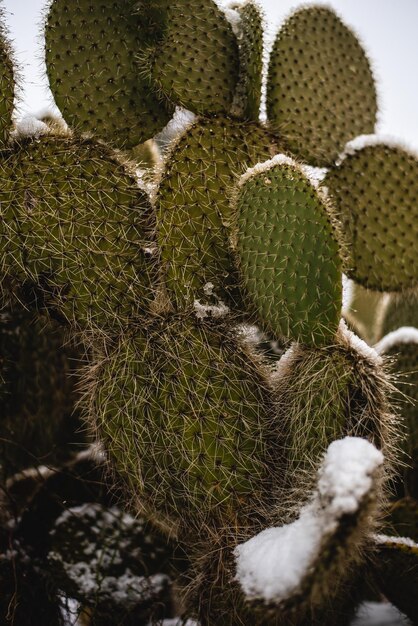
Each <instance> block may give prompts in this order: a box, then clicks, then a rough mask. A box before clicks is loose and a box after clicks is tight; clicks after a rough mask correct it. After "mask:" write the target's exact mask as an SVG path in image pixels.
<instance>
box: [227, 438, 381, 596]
mask: <svg viewBox="0 0 418 626" xmlns="http://www.w3.org/2000/svg"><path fill="white" fill-rule="evenodd" d="M382 463H383V455H382V453H381V452H379V450H377V449H376V448H375V447H374V446H373V445H372V444H371V443H369V442H368V441H366V440H365V439H360V438H357V437H345V438H344V439H341V440H338V441H334V442H333V443H332V444H331V445H330V446H329V447H328V451H327V453H326V455H325V459H324V462H323V464H322V467H321V469H320V471H319V480H318V490H317V492H316V493H315V494H314V495H313V497H312V499H311V501H310V502H309V503H308V504H307V505H305V506H304V507H303V508H302V510H301V511H300V515H299V518H298V519H297V520H296V521H295V522H292V523H290V524H286V525H284V526H281V527H276V528H268V529H266V530H264V531H262V532H261V533H259V534H258V535H256V536H255V537H252V538H251V539H250V540H248V541H246V542H245V543H242V544H240V545H238V546H237V547H236V548H235V552H234V554H235V558H236V565H237V570H236V572H237V573H236V580H237V581H238V582H239V583H240V585H241V587H242V590H243V592H244V593H245V595H246V596H248V597H250V598H260V599H263V600H264V601H266V602H271V601H274V602H277V603H280V602H281V601H283V600H286V599H287V598H289V597H290V596H291V595H292V594H293V593H295V592H296V591H297V590H298V589H299V588H300V585H301V584H302V582H303V579H304V578H305V576H306V575H307V573H308V572H309V571H310V570H311V568H312V567H314V565H315V561H316V559H317V558H318V556H319V554H320V552H321V550H322V547H323V544H324V541H326V540H327V539H328V538H329V537H330V536H331V535H332V534H333V533H334V532H335V531H336V530H337V528H338V522H339V520H340V518H341V517H342V516H343V515H345V514H353V513H355V512H356V511H357V510H358V508H359V506H360V505H361V502H362V499H363V498H364V496H365V495H366V494H367V493H368V492H369V491H370V490H371V489H372V487H373V476H374V474H375V472H376V471H377V469H378V468H379V467H380V466H381V465H382Z"/></svg>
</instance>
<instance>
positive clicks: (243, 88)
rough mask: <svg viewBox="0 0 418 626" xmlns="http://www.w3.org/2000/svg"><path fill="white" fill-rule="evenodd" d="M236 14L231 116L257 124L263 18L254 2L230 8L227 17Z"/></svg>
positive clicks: (260, 87) (261, 75)
mask: <svg viewBox="0 0 418 626" xmlns="http://www.w3.org/2000/svg"><path fill="white" fill-rule="evenodd" d="M234 14H236V22H235V23H236V24H237V26H236V31H237V32H236V35H237V41H238V47H239V62H240V76H239V81H238V84H237V86H236V89H235V96H234V103H233V106H232V113H233V114H234V115H235V116H236V117H240V118H244V119H248V120H254V121H256V122H257V121H258V119H259V115H260V104H261V90H262V78H263V52H264V48H263V30H264V29H263V26H264V24H263V14H262V12H261V9H260V7H259V6H258V5H257V4H255V2H253V0H246V2H244V3H243V4H238V3H237V4H232V5H231V6H230V9H229V15H230V16H231V18H232V20H234V18H235V15H234Z"/></svg>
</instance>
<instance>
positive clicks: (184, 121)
mask: <svg viewBox="0 0 418 626" xmlns="http://www.w3.org/2000/svg"><path fill="white" fill-rule="evenodd" d="M196 120H197V115H196V114H195V113H192V111H188V110H187V109H183V108H182V107H176V110H175V111H174V115H173V117H172V118H171V120H170V121H169V122H168V124H167V125H166V126H165V127H164V128H163V130H162V131H161V132H159V133H158V134H157V135H156V136H155V137H154V139H155V140H156V141H157V143H158V144H159V145H161V146H162V147H163V148H164V147H165V146H167V145H170V144H171V142H172V141H173V140H175V139H176V138H177V137H179V136H180V135H182V134H183V133H184V132H185V131H186V130H187V129H188V128H189V127H190V126H191V125H192V124H193V123H194V122H195V121H196ZM161 167H163V165H161Z"/></svg>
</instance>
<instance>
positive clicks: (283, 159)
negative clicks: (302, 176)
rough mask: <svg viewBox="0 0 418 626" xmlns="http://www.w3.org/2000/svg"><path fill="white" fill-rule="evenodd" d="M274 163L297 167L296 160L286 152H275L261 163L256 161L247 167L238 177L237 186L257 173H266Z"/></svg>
mask: <svg viewBox="0 0 418 626" xmlns="http://www.w3.org/2000/svg"><path fill="white" fill-rule="evenodd" d="M275 165H291V166H292V167H294V168H297V167H298V164H297V163H296V161H294V160H293V159H291V158H290V157H288V156H287V155H286V154H276V156H274V157H273V158H272V159H269V160H268V161H264V162H263V163H257V164H256V165H254V166H253V167H249V168H248V169H247V171H246V172H245V173H244V174H243V175H242V176H241V178H240V179H239V183H238V186H239V187H241V186H242V185H244V183H245V182H246V181H247V180H248V179H249V178H252V177H253V176H256V175H257V174H263V173H267V172H268V171H269V170H271V169H272V168H273V167H274V166H275Z"/></svg>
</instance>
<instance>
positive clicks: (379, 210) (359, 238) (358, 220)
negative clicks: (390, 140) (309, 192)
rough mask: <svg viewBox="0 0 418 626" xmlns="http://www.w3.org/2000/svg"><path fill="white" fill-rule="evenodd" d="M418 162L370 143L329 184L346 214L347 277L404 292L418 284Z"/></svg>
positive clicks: (393, 149) (404, 153)
mask: <svg viewBox="0 0 418 626" xmlns="http://www.w3.org/2000/svg"><path fill="white" fill-rule="evenodd" d="M417 181H418V158H417V157H416V156H415V155H413V154H411V153H409V152H407V151H405V150H403V149H402V148H399V147H397V146H392V145H386V144H385V143H375V142H373V143H371V145H365V146H363V147H360V148H359V149H354V150H349V151H347V155H346V157H345V158H344V159H343V160H342V162H341V163H340V164H339V165H338V167H335V168H333V169H331V170H330V171H329V172H328V174H327V176H326V178H325V180H324V185H325V186H326V187H327V188H328V191H329V196H330V199H331V200H332V202H333V204H334V206H335V208H336V209H337V211H338V213H339V214H340V216H341V220H342V222H343V232H344V236H345V238H346V240H347V247H348V253H349V258H348V262H347V274H348V275H349V276H350V278H352V279H353V280H355V281H356V282H358V283H360V284H361V285H363V286H364V287H369V288H370V289H376V290H379V291H402V290H405V289H408V288H412V287H414V286H416V285H417V284H418V255H417V254H416V250H417V247H418V203H417V201H416V198H417V194H418V184H417Z"/></svg>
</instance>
